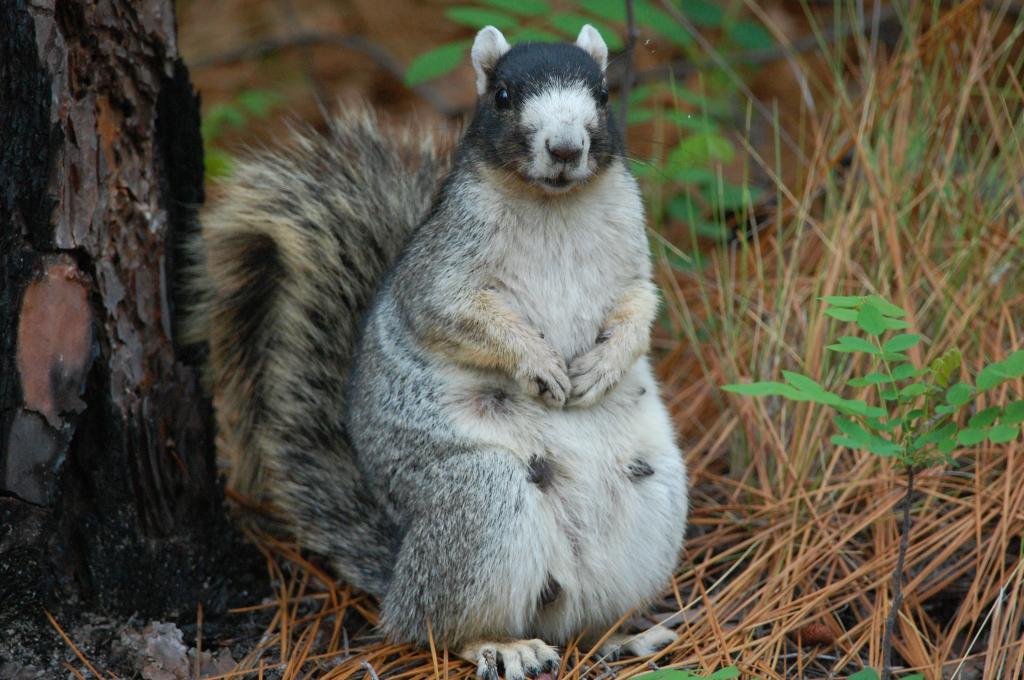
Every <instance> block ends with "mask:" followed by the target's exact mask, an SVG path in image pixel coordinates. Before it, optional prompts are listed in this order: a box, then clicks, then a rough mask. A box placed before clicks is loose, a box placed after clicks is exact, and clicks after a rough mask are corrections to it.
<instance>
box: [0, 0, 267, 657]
mask: <svg viewBox="0 0 1024 680" xmlns="http://www.w3.org/2000/svg"><path fill="white" fill-rule="evenodd" d="M0 26H2V27H3V30H0V285H2V288H0V626H2V625H3V624H5V623H6V622H10V621H13V620H16V619H23V618H25V617H36V616H41V615H42V608H43V607H48V608H51V609H54V608H59V607H60V606H61V605H62V603H67V602H69V601H76V602H82V603H85V604H86V605H88V606H90V607H95V608H99V609H103V610H107V611H128V612H139V613H141V614H142V615H143V616H163V617H173V616H175V615H176V614H185V613H189V614H193V613H194V612H195V607H196V604H197V603H198V602H203V604H204V606H205V607H206V608H207V609H208V610H209V609H216V608H217V607H218V606H223V605H224V601H225V598H226V597H227V596H228V593H229V592H230V590H231V588H230V587H229V581H230V580H231V576H232V574H233V573H237V572H238V571H239V567H238V565H239V564H240V563H244V562H245V560H239V556H240V555H239V552H238V550H239V548H238V546H237V542H236V541H234V540H228V537H229V536H230V535H231V532H230V529H229V525H228V523H227V521H226V519H225V514H224V510H223V507H222V493H221V489H220V488H219V486H218V484H217V475H216V468H215V464H214V459H213V445H212V433H211V420H210V418H209V406H208V404H207V403H206V401H205V400H204V398H203V397H202V394H201V390H200V385H199V374H198V370H197V368H196V367H195V366H194V365H192V364H190V363H189V361H188V358H187V357H185V355H183V354H182V352H181V351H180V349H179V348H176V346H175V344H174V341H173V337H174V332H173V331H174V311H175V303H176V299H177V291H176V288H175V281H176V280H177V277H176V272H177V271H178V269H179V267H180V264H181V255H182V251H181V249H180V243H181V240H182V238H183V237H184V235H185V234H187V232H188V230H189V229H190V227H191V225H192V224H194V217H195V216H194V211H195V209H196V208H197V207H198V206H199V204H200V203H201V202H202V200H203V184H202V182H203V173H202V167H203V164H202V143H201V139H200V135H199V102H198V98H197V96H196V95H195V93H194V92H193V90H192V87H191V85H190V83H189V79H188V72H187V70H186V68H185V66H184V65H183V63H182V61H181V59H180V58H179V56H178V54H177V46H176V36H175V28H174V13H173V3H172V1H171V0H98V1H93V2H86V1H85V0H33V1H32V2H27V1H26V0H3V1H2V2H0ZM244 554H245V555H247V556H249V564H252V560H251V553H249V552H244ZM0 647H2V643H0ZM0 651H2V649H0Z"/></svg>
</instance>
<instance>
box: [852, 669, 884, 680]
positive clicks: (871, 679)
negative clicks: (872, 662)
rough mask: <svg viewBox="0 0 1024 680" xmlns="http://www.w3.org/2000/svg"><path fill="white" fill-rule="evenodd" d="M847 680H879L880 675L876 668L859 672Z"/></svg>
mask: <svg viewBox="0 0 1024 680" xmlns="http://www.w3.org/2000/svg"><path fill="white" fill-rule="evenodd" d="M846 680H878V673H877V672H876V671H875V669H874V668H865V669H864V670H862V671H857V672H856V673H854V674H853V675H851V676H850V677H849V678H847V679H846Z"/></svg>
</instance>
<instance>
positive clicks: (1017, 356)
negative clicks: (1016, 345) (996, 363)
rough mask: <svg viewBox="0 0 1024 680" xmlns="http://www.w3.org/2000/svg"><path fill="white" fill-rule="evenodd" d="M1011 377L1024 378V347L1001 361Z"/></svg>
mask: <svg viewBox="0 0 1024 680" xmlns="http://www.w3.org/2000/svg"><path fill="white" fill-rule="evenodd" d="M1000 363H1001V364H1002V365H1003V368H1004V370H1005V371H1006V374H1007V375H1008V376H1010V377H1011V378H1024V349H1019V350H1017V351H1016V352H1014V353H1013V354H1011V355H1010V356H1008V357H1006V358H1005V359H1003V360H1002V361H1001V362H1000Z"/></svg>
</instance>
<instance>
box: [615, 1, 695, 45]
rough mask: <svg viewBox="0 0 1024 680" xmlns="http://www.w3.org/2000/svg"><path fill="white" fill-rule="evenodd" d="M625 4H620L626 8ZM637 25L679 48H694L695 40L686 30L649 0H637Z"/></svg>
mask: <svg viewBox="0 0 1024 680" xmlns="http://www.w3.org/2000/svg"><path fill="white" fill-rule="evenodd" d="M625 4H626V3H625V2H619V5H620V6H623V7H625ZM633 12H634V14H635V16H636V20H637V23H639V24H640V25H642V26H646V27H647V28H649V29H650V30H652V31H654V32H655V33H657V34H658V35H660V36H661V37H663V38H667V39H668V40H670V41H672V42H673V43H675V44H676V45H678V46H679V47H683V48H689V47H692V46H693V38H692V37H690V34H689V33H687V32H686V29H685V28H683V27H682V25H680V23H679V22H678V21H676V20H675V19H673V18H672V17H671V16H669V15H668V14H666V13H665V12H663V11H662V10H660V9H658V8H656V7H654V5H653V4H652V3H650V2H648V1H647V0H636V2H635V4H634V8H633Z"/></svg>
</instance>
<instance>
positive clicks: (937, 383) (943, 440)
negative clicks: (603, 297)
mask: <svg viewBox="0 0 1024 680" xmlns="http://www.w3.org/2000/svg"><path fill="white" fill-rule="evenodd" d="M822 300H823V301H824V302H825V303H826V304H827V305H828V307H827V309H826V310H825V313H826V314H827V315H828V316H830V317H832V318H834V319H837V320H839V321H840V322H844V323H850V324H854V325H855V326H856V328H857V329H858V330H859V331H860V333H859V334H858V335H843V336H840V337H839V338H838V339H837V340H836V342H835V343H834V344H832V345H829V346H828V349H829V350H831V351H833V352H838V353H841V354H851V355H866V356H867V357H868V358H869V362H870V365H871V370H870V371H869V372H868V373H866V374H865V375H863V376H861V377H857V378H853V379H850V380H848V381H847V383H846V385H845V386H843V385H840V386H839V389H840V390H842V388H843V387H851V388H870V389H871V390H873V391H876V392H877V397H876V399H874V400H872V401H873V402H874V403H869V402H868V400H867V399H863V398H849V397H847V396H844V395H843V394H841V393H840V392H836V391H831V390H829V389H826V388H825V387H824V386H822V385H821V383H819V382H818V381H817V380H814V379H813V378H810V377H808V376H806V375H802V374H800V373H794V372H790V371H783V372H782V375H783V379H784V380H785V382H754V383H745V384H736V385H726V386H724V387H723V388H722V389H724V390H725V391H727V392H735V393H737V394H745V395H750V396H757V397H769V396H772V397H782V398H784V399H788V400H790V401H797V402H813V403H816V404H821V405H823V406H827V407H831V408H833V409H835V410H836V411H837V414H836V415H835V424H836V429H837V430H838V433H837V434H836V435H834V436H833V437H832V443H833V444H835V445H837V446H840V447H845V448H849V449H854V450H864V451H870V452H871V453H873V454H875V455H877V456H881V457H883V458H893V459H895V460H896V461H898V462H899V463H900V464H902V465H903V466H904V468H905V471H906V475H907V488H906V494H905V495H904V498H903V528H902V531H901V535H900V548H899V555H898V558H897V563H896V569H895V570H894V572H893V601H892V607H891V609H890V612H889V616H888V618H887V619H886V626H885V638H884V640H883V643H882V658H883V667H882V678H883V680H888V678H890V677H891V674H892V671H891V655H892V635H893V629H894V627H895V624H896V616H897V615H898V612H899V609H900V607H901V605H902V601H903V594H902V582H903V565H904V562H905V559H906V552H907V546H908V543H909V540H910V531H911V522H910V502H911V498H912V496H913V491H914V474H915V472H916V471H917V470H919V469H920V468H922V467H925V466H929V465H934V464H939V463H943V462H945V463H948V464H951V465H956V461H955V460H954V459H953V458H952V455H951V454H952V452H953V451H954V450H955V449H957V448H959V447H967V446H975V445H977V444H980V443H982V442H984V441H986V440H988V441H989V442H991V443H993V444H1006V443H1009V442H1011V441H1013V440H1014V439H1016V438H1017V437H1018V436H1020V432H1021V423H1022V422H1024V400H1017V401H1012V402H1010V403H1007V404H1005V405H988V406H986V407H985V408H980V409H979V408H976V407H975V408H973V409H970V410H972V411H973V413H971V415H970V417H969V418H966V422H964V421H965V417H964V416H963V415H962V414H963V412H964V411H965V410H968V407H974V406H975V405H976V404H977V402H978V400H979V399H980V398H981V396H982V395H983V394H984V393H986V392H989V391H991V390H993V389H994V388H996V387H999V386H1000V385H1001V384H1002V383H1004V382H1005V381H1008V380H1012V379H1015V378H1021V377H1024V350H1017V351H1016V352H1013V353H1012V354H1010V355H1009V356H1008V357H1007V358H1006V359H1004V360H1003V361H999V362H995V363H991V364H988V365H987V366H985V367H984V368H982V369H981V371H980V372H979V373H978V374H977V376H975V379H974V384H973V385H972V384H971V383H969V382H966V381H957V382H954V380H955V379H956V377H957V376H958V375H961V374H963V373H965V370H964V366H963V359H962V356H961V354H960V351H959V350H958V349H957V348H955V347H953V348H949V349H947V350H946V351H945V352H943V353H942V354H941V355H939V356H938V357H937V358H936V359H934V360H933V361H932V362H931V363H929V364H928V365H927V366H917V365H915V364H914V363H913V362H911V360H910V358H909V357H908V356H907V354H906V351H907V350H909V349H911V348H912V347H914V346H916V345H917V344H918V343H920V342H921V340H922V338H921V336H920V335H918V334H916V333H908V332H905V331H906V330H907V329H908V328H909V325H910V324H908V323H907V322H906V321H905V320H904V319H905V317H906V316H907V313H906V311H904V310H903V309H901V308H900V307H897V306H896V305H894V304H892V303H891V302H889V301H888V300H885V299H884V298H881V297H879V296H876V295H871V296H829V297H824V298H822ZM861 673H874V671H873V670H871V669H867V670H865V671H862V672H861ZM852 677H855V678H857V680H868V679H869V678H874V677H877V676H873V675H861V674H857V675H855V676H852Z"/></svg>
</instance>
